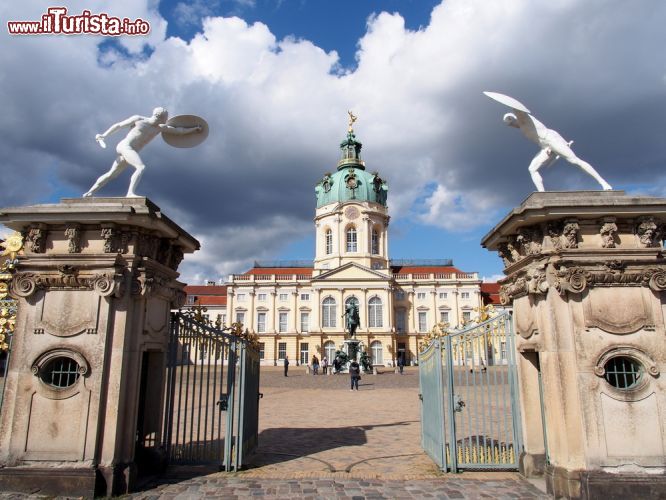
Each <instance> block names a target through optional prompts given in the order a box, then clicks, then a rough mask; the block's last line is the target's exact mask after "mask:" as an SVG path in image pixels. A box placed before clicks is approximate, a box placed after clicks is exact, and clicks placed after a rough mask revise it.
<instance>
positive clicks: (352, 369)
mask: <svg viewBox="0 0 666 500" xmlns="http://www.w3.org/2000/svg"><path fill="white" fill-rule="evenodd" d="M349 376H350V378H351V389H349V390H350V391H353V390H354V387H356V390H357V391H358V381H359V380H361V367H360V366H359V364H358V363H357V362H356V361H355V360H354V361H352V362H351V364H350V365H349Z"/></svg>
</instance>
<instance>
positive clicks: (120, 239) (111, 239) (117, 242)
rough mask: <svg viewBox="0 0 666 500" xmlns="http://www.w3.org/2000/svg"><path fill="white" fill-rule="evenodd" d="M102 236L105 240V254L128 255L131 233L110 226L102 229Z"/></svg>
mask: <svg viewBox="0 0 666 500" xmlns="http://www.w3.org/2000/svg"><path fill="white" fill-rule="evenodd" d="M101 236H102V239H103V240H104V253H123V254H124V253H127V245H128V243H129V239H130V236H131V233H129V232H127V231H120V230H119V229H117V228H116V227H113V226H108V227H103V228H102V232H101Z"/></svg>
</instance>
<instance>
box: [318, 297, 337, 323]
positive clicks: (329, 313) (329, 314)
mask: <svg viewBox="0 0 666 500" xmlns="http://www.w3.org/2000/svg"><path fill="white" fill-rule="evenodd" d="M336 319H337V311H336V307H335V299H334V298H333V297H326V298H325V299H324V301H323V302H322V303H321V326H323V327H324V328H335V326H336V324H337V322H336Z"/></svg>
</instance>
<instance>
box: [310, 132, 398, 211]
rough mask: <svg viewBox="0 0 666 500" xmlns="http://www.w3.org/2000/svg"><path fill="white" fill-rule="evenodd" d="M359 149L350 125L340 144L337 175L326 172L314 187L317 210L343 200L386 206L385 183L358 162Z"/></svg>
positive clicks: (360, 146)
mask: <svg viewBox="0 0 666 500" xmlns="http://www.w3.org/2000/svg"><path fill="white" fill-rule="evenodd" d="M362 147H363V145H362V144H361V143H360V142H359V141H357V140H356V136H355V135H354V131H353V130H352V128H351V124H350V127H349V132H348V133H347V138H346V139H345V140H344V141H342V143H340V149H341V150H342V158H341V159H340V161H339V162H338V170H337V172H335V173H330V172H327V173H326V174H324V177H323V178H322V180H320V181H319V182H318V183H317V185H316V186H315V195H316V196H317V208H319V207H323V206H324V205H328V204H330V203H340V202H345V201H371V202H374V203H379V204H380V205H383V206H386V196H387V194H388V186H387V185H386V181H384V180H383V179H382V178H381V177H379V173H377V172H373V173H368V172H366V170H365V163H364V162H363V161H362V160H361V148H362Z"/></svg>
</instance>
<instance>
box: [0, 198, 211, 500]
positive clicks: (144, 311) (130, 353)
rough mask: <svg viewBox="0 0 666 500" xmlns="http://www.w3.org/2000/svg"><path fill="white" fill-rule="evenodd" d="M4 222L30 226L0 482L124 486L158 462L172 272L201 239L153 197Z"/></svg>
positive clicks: (94, 202) (2, 219)
mask: <svg viewBox="0 0 666 500" xmlns="http://www.w3.org/2000/svg"><path fill="white" fill-rule="evenodd" d="M0 223H3V224H5V225H6V226H8V227H9V228H11V229H14V230H16V231H20V232H22V233H23V234H24V236H25V243H24V253H25V255H24V256H21V257H20V259H19V260H20V262H19V264H18V265H17V270H16V274H15V275H14V277H13V281H12V288H11V293H12V295H13V296H15V297H16V298H18V301H19V303H18V315H17V320H16V329H15V333H14V336H13V343H12V352H11V354H10V360H9V370H8V373H7V378H6V385H5V395H4V402H3V407H2V412H1V415H0V465H1V466H2V468H0V490H13V491H27V492H31V491H35V489H38V490H39V491H40V493H41V494H54V495H55V494H60V495H62V494H64V495H69V496H79V495H81V496H86V497H91V496H93V494H94V495H96V496H97V495H104V496H106V495H111V494H113V495H116V494H121V493H125V492H127V491H129V490H130V489H131V488H132V486H133V483H134V480H135V478H136V475H137V472H140V471H141V468H142V467H143V466H146V467H150V466H152V467H154V466H155V463H158V462H159V458H160V452H159V447H160V444H161V443H160V440H161V435H162V432H161V431H162V429H161V426H162V421H163V418H162V412H163V395H164V374H165V363H166V350H167V342H168V330H169V317H170V310H171V308H172V307H178V306H180V305H182V302H183V300H184V298H185V294H184V292H183V286H184V285H183V284H182V283H179V282H178V281H177V278H178V273H177V271H176V270H177V268H178V265H179V264H180V262H181V260H182V258H183V254H185V253H191V252H193V251H194V250H196V249H197V248H198V247H199V244H198V242H197V241H196V240H195V239H194V238H193V237H192V236H190V235H189V234H188V233H186V232H185V231H184V230H183V229H181V228H180V227H179V226H177V225H176V224H175V223H173V222H172V221H171V220H169V219H168V218H167V217H166V216H164V215H163V214H162V212H161V211H160V209H159V208H158V207H157V206H155V205H154V204H153V203H151V202H150V201H149V200H147V199H146V198H86V199H78V198H77V199H64V200H62V201H61V203H59V204H51V205H35V206H27V207H19V208H7V209H2V210H0ZM142 457H143V458H144V459H145V462H144V463H142V462H141V458H142Z"/></svg>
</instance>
